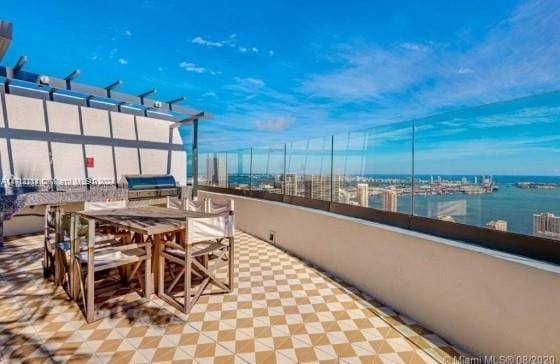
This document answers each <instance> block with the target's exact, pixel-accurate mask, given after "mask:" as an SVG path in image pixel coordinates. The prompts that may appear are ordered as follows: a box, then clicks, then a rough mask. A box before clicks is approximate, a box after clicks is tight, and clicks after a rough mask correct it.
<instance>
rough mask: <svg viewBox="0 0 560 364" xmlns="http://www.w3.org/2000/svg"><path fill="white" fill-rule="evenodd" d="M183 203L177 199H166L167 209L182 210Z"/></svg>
mask: <svg viewBox="0 0 560 364" xmlns="http://www.w3.org/2000/svg"><path fill="white" fill-rule="evenodd" d="M184 205H185V201H184V200H181V199H179V198H177V197H167V208H168V209H177V210H182V209H183V208H184Z"/></svg>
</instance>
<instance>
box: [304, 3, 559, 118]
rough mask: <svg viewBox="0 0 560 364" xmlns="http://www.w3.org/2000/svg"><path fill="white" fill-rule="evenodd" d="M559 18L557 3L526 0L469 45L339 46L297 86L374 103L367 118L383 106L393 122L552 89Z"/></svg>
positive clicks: (341, 99) (337, 99)
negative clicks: (327, 64)
mask: <svg viewBox="0 0 560 364" xmlns="http://www.w3.org/2000/svg"><path fill="white" fill-rule="evenodd" d="M559 18H560V7H559V6H557V1H555V0H532V1H529V2H527V3H525V4H523V5H521V6H520V7H518V8H516V9H515V10H514V11H513V12H512V13H511V14H510V16H509V17H508V18H506V19H505V20H504V21H502V22H500V23H498V24H496V25H495V26H493V27H491V28H489V29H488V31H487V34H486V36H485V37H484V38H483V39H482V40H481V41H479V42H477V43H472V44H470V45H468V46H465V45H464V44H461V43H457V44H452V45H451V46H449V45H442V44H438V43H434V42H426V43H425V44H417V43H410V42H403V43H400V44H398V45H397V46H392V47H380V46H378V45H372V44H369V45H364V44H354V45H353V46H341V47H339V48H338V49H337V50H336V51H335V52H332V53H334V54H335V60H336V61H337V62H336V63H334V66H335V67H331V70H330V71H327V72H323V73H317V74H313V75H311V76H309V77H308V78H307V79H306V80H304V82H303V84H302V88H301V90H302V91H304V92H305V93H307V94H310V95H312V96H318V97H323V98H327V99H329V100H330V102H331V103H332V104H333V105H340V104H343V103H348V102H354V103H355V102H362V103H365V102H370V103H371V102H374V103H375V104H376V105H377V107H376V108H375V110H372V109H370V112H369V115H370V118H371V117H372V116H374V114H376V115H375V116H379V115H380V114H379V112H380V111H381V112H383V113H385V114H387V115H390V116H391V117H392V118H393V120H394V119H395V118H398V117H415V116H421V115H426V114H427V113H432V112H437V111H438V110H442V109H443V108H449V107H460V106H467V105H475V104H481V103H489V102H494V101H500V100H506V99H509V98H514V97H520V96H524V95H527V94H531V93H535V92H541V91H547V90H551V89H555V88H557V87H558V84H559V83H560V63H558V62H557V61H556V60H557V59H560V46H558V44H559V42H560V27H558V21H557V20H558V19H559ZM467 65H468V67H467ZM466 75H468V76H469V77H465V76H466Z"/></svg>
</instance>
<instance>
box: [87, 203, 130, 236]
mask: <svg viewBox="0 0 560 364" xmlns="http://www.w3.org/2000/svg"><path fill="white" fill-rule="evenodd" d="M127 205H128V201H126V200H115V201H97V202H92V201H86V202H85V203H84V211H98V210H106V209H124V208H126V207H127ZM96 229H97V231H98V232H99V233H100V234H103V235H106V236H105V237H103V238H101V237H98V239H112V238H124V237H126V235H128V232H127V231H124V232H123V231H119V230H118V229H117V228H116V227H115V226H112V225H106V224H97V226H96Z"/></svg>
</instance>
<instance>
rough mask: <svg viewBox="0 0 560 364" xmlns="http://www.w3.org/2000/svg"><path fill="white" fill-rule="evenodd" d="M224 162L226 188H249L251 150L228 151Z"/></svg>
mask: <svg viewBox="0 0 560 364" xmlns="http://www.w3.org/2000/svg"><path fill="white" fill-rule="evenodd" d="M225 160H226V167H227V184H228V187H231V188H239V189H249V188H251V148H245V149H237V150H232V151H228V152H227V153H226V156H225Z"/></svg>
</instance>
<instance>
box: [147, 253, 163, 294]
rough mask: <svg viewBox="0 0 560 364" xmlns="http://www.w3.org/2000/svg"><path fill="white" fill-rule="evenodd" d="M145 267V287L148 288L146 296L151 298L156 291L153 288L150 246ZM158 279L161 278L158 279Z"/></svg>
mask: <svg viewBox="0 0 560 364" xmlns="http://www.w3.org/2000/svg"><path fill="white" fill-rule="evenodd" d="M144 267H145V268H144V273H145V274H144V280H145V283H144V287H146V290H145V291H144V294H145V296H146V297H150V296H151V295H152V293H153V291H154V289H153V287H152V282H153V280H152V279H153V278H152V247H151V246H150V245H147V246H146V260H145V261H144ZM158 279H160V278H159V277H158ZM158 283H159V282H158Z"/></svg>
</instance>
